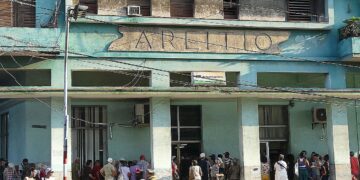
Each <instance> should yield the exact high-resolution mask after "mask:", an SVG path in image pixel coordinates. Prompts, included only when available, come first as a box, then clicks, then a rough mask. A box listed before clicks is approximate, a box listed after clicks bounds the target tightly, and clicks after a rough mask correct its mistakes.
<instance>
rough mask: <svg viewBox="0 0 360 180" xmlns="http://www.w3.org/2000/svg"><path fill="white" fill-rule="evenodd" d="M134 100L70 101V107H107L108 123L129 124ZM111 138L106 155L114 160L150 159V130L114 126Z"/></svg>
mask: <svg viewBox="0 0 360 180" xmlns="http://www.w3.org/2000/svg"><path fill="white" fill-rule="evenodd" d="M139 102H140V101H136V100H79V99H76V100H75V99H74V100H72V101H71V103H72V105H104V106H106V107H107V118H108V119H107V120H108V122H109V123H121V124H130V123H129V121H131V120H133V119H134V117H133V113H134V104H136V103H139ZM112 129H113V138H112V139H110V136H109V135H108V153H109V156H110V157H112V158H114V159H120V158H125V159H127V160H138V159H139V157H140V155H141V154H144V155H145V156H146V157H147V158H148V159H150V157H151V156H150V129H149V127H144V128H124V127H119V126H114V127H113V128H112Z"/></svg>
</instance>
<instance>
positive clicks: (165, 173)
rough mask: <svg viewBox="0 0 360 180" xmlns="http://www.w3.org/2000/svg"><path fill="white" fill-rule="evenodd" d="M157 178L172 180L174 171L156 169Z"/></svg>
mask: <svg viewBox="0 0 360 180" xmlns="http://www.w3.org/2000/svg"><path fill="white" fill-rule="evenodd" d="M155 176H156V177H157V179H161V180H171V179H172V171H171V169H155Z"/></svg>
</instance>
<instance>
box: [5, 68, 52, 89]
mask: <svg viewBox="0 0 360 180" xmlns="http://www.w3.org/2000/svg"><path fill="white" fill-rule="evenodd" d="M7 71H8V72H9V73H11V75H12V76H13V77H12V76H10V75H9V74H8V73H7V72H5V71H3V70H0V86H19V84H18V83H20V84H21V85H22V86H51V70H50V69H42V70H40V69H36V70H35V69H34V70H18V69H16V70H14V69H8V70H7ZM14 77H15V78H16V81H15V80H14Z"/></svg>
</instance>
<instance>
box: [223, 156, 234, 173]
mask: <svg viewBox="0 0 360 180" xmlns="http://www.w3.org/2000/svg"><path fill="white" fill-rule="evenodd" d="M224 156H225V157H224V159H223V162H224V166H225V169H224V171H225V173H224V175H225V180H228V179H229V175H230V173H229V170H230V167H231V166H232V165H233V159H232V158H231V157H230V153H229V152H225V153H224Z"/></svg>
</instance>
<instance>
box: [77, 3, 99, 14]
mask: <svg viewBox="0 0 360 180" xmlns="http://www.w3.org/2000/svg"><path fill="white" fill-rule="evenodd" d="M80 4H81V5H85V6H88V7H89V9H88V10H87V12H88V13H92V14H97V10H98V6H97V0H80Z"/></svg>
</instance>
